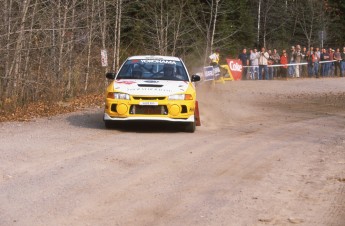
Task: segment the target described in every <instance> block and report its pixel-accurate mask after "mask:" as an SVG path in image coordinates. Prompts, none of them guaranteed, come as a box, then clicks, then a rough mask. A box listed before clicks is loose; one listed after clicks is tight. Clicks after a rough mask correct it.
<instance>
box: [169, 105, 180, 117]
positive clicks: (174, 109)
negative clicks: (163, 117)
mask: <svg viewBox="0 0 345 226" xmlns="http://www.w3.org/2000/svg"><path fill="white" fill-rule="evenodd" d="M180 112H181V110H180V107H179V106H178V105H176V104H174V105H171V106H170V109H169V113H170V114H171V115H173V116H177V115H179V114H180Z"/></svg>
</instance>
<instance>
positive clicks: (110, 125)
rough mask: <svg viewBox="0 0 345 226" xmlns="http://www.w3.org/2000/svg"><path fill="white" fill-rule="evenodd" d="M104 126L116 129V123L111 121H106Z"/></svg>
mask: <svg viewBox="0 0 345 226" xmlns="http://www.w3.org/2000/svg"><path fill="white" fill-rule="evenodd" d="M104 126H105V128H106V129H112V128H114V123H113V122H112V121H109V120H104Z"/></svg>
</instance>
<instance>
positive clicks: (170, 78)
mask: <svg viewBox="0 0 345 226" xmlns="http://www.w3.org/2000/svg"><path fill="white" fill-rule="evenodd" d="M106 77H107V78H108V79H113V80H114V81H112V82H111V83H110V85H109V86H108V87H107V90H106V100H105V111H104V123H105V126H106V127H107V128H109V127H111V126H112V125H113V123H114V122H115V121H126V120H127V121H128V120H158V121H170V122H179V123H183V125H184V126H185V130H186V131H187V132H194V131H195V126H196V113H198V112H197V111H196V106H197V103H196V92H195V86H194V84H193V82H196V81H200V77H199V76H198V75H192V76H191V77H190V76H189V74H188V71H187V69H186V66H185V64H184V63H183V61H182V60H181V59H180V58H177V57H169V56H132V57H129V58H128V59H127V60H126V61H125V62H124V63H123V65H122V66H121V68H120V70H119V71H118V73H116V74H115V73H107V74H106Z"/></svg>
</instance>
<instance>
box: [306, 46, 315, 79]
mask: <svg viewBox="0 0 345 226" xmlns="http://www.w3.org/2000/svg"><path fill="white" fill-rule="evenodd" d="M313 54H314V47H312V46H311V47H310V49H309V50H308V52H307V55H306V59H307V61H308V75H309V77H312V76H313V74H314V73H313V67H314V64H313V56H312V55H313Z"/></svg>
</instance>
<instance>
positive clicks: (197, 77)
mask: <svg viewBox="0 0 345 226" xmlns="http://www.w3.org/2000/svg"><path fill="white" fill-rule="evenodd" d="M198 81H200V76H199V75H192V82H198Z"/></svg>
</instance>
